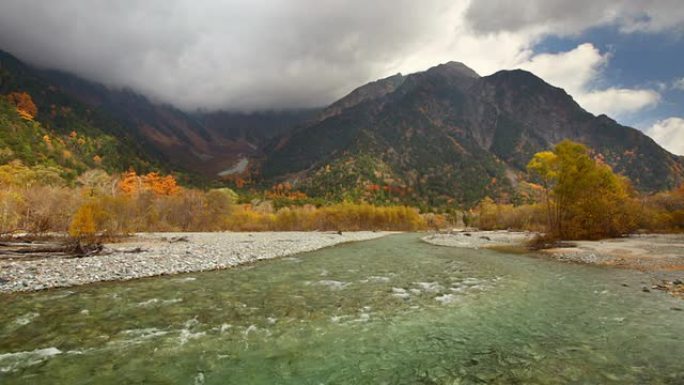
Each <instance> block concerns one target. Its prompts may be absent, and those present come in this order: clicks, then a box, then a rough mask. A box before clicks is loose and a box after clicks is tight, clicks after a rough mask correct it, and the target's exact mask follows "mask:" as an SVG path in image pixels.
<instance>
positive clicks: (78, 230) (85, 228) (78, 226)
mask: <svg viewBox="0 0 684 385" xmlns="http://www.w3.org/2000/svg"><path fill="white" fill-rule="evenodd" d="M95 213H96V209H95V207H94V205H92V204H89V203H87V204H84V205H82V206H81V207H79V209H78V211H76V213H75V214H74V217H73V218H72V219H71V224H70V225H69V235H71V236H72V237H88V236H93V235H95V232H96V231H97V229H96V225H95Z"/></svg>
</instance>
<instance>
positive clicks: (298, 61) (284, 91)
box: [0, 0, 684, 154]
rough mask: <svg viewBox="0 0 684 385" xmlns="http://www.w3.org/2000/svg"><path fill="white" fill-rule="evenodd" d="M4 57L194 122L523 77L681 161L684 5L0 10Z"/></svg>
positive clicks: (464, 1)
mask: <svg viewBox="0 0 684 385" xmlns="http://www.w3.org/2000/svg"><path fill="white" fill-rule="evenodd" d="M0 49H3V50H6V51H8V52H10V53H12V54H14V55H16V56H18V57H19V58H20V59H23V60H25V61H28V62H30V63H33V64H36V65H39V66H42V67H48V68H55V69H61V70H66V71H69V72H73V73H76V74H78V75H80V76H83V77H85V78H87V79H90V80H96V81H99V82H103V83H105V84H107V85H109V86H112V87H129V88H132V89H134V90H136V91H138V92H141V93H143V94H145V95H147V96H149V97H151V98H152V99H154V100H156V101H160V102H168V103H172V104H174V105H176V106H178V107H181V108H184V109H188V110H192V109H195V108H204V109H219V108H223V109H264V108H290V107H311V106H323V105H326V104H328V103H330V102H332V101H334V100H335V99H336V98H339V97H341V96H343V95H344V94H346V93H347V92H349V91H351V90H352V89H353V88H355V87H357V86H359V85H361V84H363V83H365V82H368V81H371V80H375V79H377V78H380V77H385V76H388V75H391V74H394V73H397V72H402V73H410V72H415V71H420V70H424V69H426V68H428V67H430V66H433V65H436V64H438V63H442V62H446V61H449V60H456V61H461V62H463V63H465V64H466V65H468V66H470V67H472V68H473V69H475V70H476V71H477V72H479V73H480V74H481V75H488V74H491V73H494V72H496V71H497V70H500V69H510V68H524V69H528V70H530V71H532V72H534V73H536V74H537V75H539V76H541V77H542V78H544V79H545V80H546V81H548V82H550V83H551V84H554V85H556V86H560V87H563V88H565V89H566V90H567V91H568V92H569V93H570V94H571V95H573V97H574V98H575V99H576V100H577V101H578V102H579V103H580V104H581V105H582V106H583V107H585V108H586V109H588V110H589V111H591V112H593V113H597V114H599V113H606V114H608V115H610V116H612V117H614V118H616V119H617V120H618V121H620V122H623V123H625V124H631V125H634V126H637V127H638V128H641V129H643V130H644V131H645V132H647V133H649V134H650V135H651V136H653V137H654V138H655V139H656V140H658V141H659V142H660V143H661V144H663V145H664V146H665V147H666V148H668V149H670V150H671V151H673V152H676V153H680V154H684V120H683V119H682V118H683V117H684V6H682V3H681V0H650V1H649V0H640V1H639V0H629V1H627V0H623V1H619V0H573V1H566V0H525V1H510V0H477V1H469V0H421V1H415V0H374V1H367V0H365V1H360V0H347V1H342V0H289V1H285V0H272V1H260V0H251V1H237V0H224V1H219V0H204V1H198V0H145V1H137V0H136V1H134V0H117V1H111V0H60V1H56V2H50V1H47V0H2V1H1V2H0Z"/></svg>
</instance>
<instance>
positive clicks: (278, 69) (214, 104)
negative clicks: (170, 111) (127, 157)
mask: <svg viewBox="0 0 684 385" xmlns="http://www.w3.org/2000/svg"><path fill="white" fill-rule="evenodd" d="M451 3H452V2H450V1H445V0H429V1H413V0H387V1H360V0H353V1H343V0H323V1H320V0H319V1H316V0H289V1H277V0H276V1H219V0H211V1H201V2H200V1H197V0H146V1H133V0H127V1H123V0H117V1H111V0H91V1H88V0H60V1H57V2H49V1H45V0H3V1H2V2H1V3H0V49H4V50H7V51H9V52H10V53H13V54H15V55H17V56H18V57H20V58H21V59H23V60H26V61H29V62H31V63H34V64H36V65H39V66H43V67H49V68H57V69H62V70H66V71H70V72H74V73H77V74H79V75H81V76H84V77H86V78H88V79H91V80H97V81H101V82H104V83H106V84H108V85H111V86H117V87H118V86H125V87H131V88H133V89H135V90H138V91H140V92H142V93H145V94H146V95H149V96H151V97H153V98H155V99H156V100H159V101H163V102H171V103H174V104H176V105H178V106H180V107H184V108H196V107H203V108H223V107H231V108H270V107H298V106H316V105H324V104H326V103H328V102H330V101H332V100H333V99H334V98H335V97H338V96H340V95H341V94H343V93H344V92H346V91H349V88H350V87H353V86H354V85H358V84H360V83H362V82H365V81H367V80H370V79H372V78H374V77H376V76H378V75H383V74H386V70H387V69H388V68H390V67H391V65H392V63H395V62H396V61H398V60H401V58H402V57H404V56H405V55H408V54H410V53H411V52H412V51H413V50H415V49H416V48H418V47H420V45H421V44H424V43H425V41H429V40H430V39H431V38H432V37H433V36H432V35H433V34H434V33H435V31H436V30H435V29H434V28H433V27H434V24H435V21H436V20H438V19H439V17H440V15H442V14H443V13H444V12H445V11H446V9H447V8H448V7H450V6H451V5H450V4H451Z"/></svg>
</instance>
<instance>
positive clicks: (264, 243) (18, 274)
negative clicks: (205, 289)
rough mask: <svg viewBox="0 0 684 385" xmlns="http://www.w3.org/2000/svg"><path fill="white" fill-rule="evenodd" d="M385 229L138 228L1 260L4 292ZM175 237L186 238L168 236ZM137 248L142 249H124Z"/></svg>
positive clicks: (315, 245) (309, 247) (237, 257)
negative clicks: (78, 248) (86, 249)
mask: <svg viewBox="0 0 684 385" xmlns="http://www.w3.org/2000/svg"><path fill="white" fill-rule="evenodd" d="M387 234H389V233H387V232H370V231H360V232H345V233H342V234H341V235H340V234H337V233H322V232H263V233H158V234H149V233H148V234H138V235H137V236H136V238H135V239H134V240H133V241H130V242H126V243H117V244H111V245H107V248H108V249H109V250H111V251H112V253H111V254H108V255H98V256H92V257H86V258H61V257H50V258H45V259H39V260H32V261H18V260H15V261H0V292H5V293H8V292H20V291H35V290H43V289H47V288H53V287H67V286H75V285H83V284H87V283H92V282H99V281H115V280H128V279H135V278H142V277H151V276H157V275H167V274H178V273H189V272H197V271H208V270H217V269H225V268H228V267H232V266H237V265H240V264H244V263H249V262H253V261H258V260H262V259H270V258H276V257H282V256H287V255H291V254H297V253H302V252H307V251H313V250H317V249H321V248H324V247H328V246H333V245H336V244H339V243H344V242H353V241H363V240H369V239H375V238H379V237H382V236H384V235H387ZM176 237H185V238H187V241H181V242H170V240H171V239H173V238H176ZM135 248H140V249H142V251H141V252H138V253H126V251H130V250H133V249H135Z"/></svg>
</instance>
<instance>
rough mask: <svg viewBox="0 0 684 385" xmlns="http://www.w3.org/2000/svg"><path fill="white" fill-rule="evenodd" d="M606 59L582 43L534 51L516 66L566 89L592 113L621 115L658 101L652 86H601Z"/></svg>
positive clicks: (604, 55)
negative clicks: (557, 49)
mask: <svg viewBox="0 0 684 385" xmlns="http://www.w3.org/2000/svg"><path fill="white" fill-rule="evenodd" d="M609 61H610V55H609V54H601V52H600V51H599V50H598V49H597V48H596V47H594V46H593V45H592V44H590V43H584V44H581V45H579V46H577V47H576V48H575V49H573V50H570V51H567V52H560V53H556V54H539V55H533V56H531V57H530V58H529V59H527V60H526V61H523V62H521V63H519V64H517V66H518V67H520V68H523V69H526V70H529V71H531V72H533V73H535V74H537V75H538V76H540V77H541V78H543V79H544V80H546V81H547V82H549V83H551V84H553V85H555V86H557V87H561V88H563V89H565V90H566V91H567V92H568V93H569V94H570V95H572V96H573V97H574V98H575V100H576V101H577V102H578V103H579V104H580V105H581V106H582V107H584V108H585V109H586V110H588V111H589V112H592V113H594V114H606V115H609V116H612V117H623V116H627V115H630V114H634V113H636V112H639V111H641V110H643V109H645V108H649V107H653V106H655V105H657V104H658V102H660V94H659V93H658V92H657V91H655V90H651V89H630V88H619V87H608V88H601V87H600V85H601V74H602V72H603V71H604V70H605V67H606V65H607V64H608V62H609Z"/></svg>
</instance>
